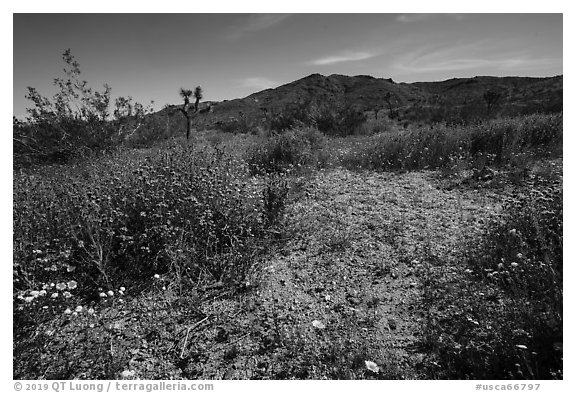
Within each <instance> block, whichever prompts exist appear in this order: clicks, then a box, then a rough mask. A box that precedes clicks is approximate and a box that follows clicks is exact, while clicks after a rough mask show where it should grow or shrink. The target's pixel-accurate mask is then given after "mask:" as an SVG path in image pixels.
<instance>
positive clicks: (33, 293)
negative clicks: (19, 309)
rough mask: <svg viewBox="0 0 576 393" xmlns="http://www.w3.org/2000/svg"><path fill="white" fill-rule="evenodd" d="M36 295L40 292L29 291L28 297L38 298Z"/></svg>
mask: <svg viewBox="0 0 576 393" xmlns="http://www.w3.org/2000/svg"><path fill="white" fill-rule="evenodd" d="M38 295H40V292H38V291H30V296H34V297H36V296H38Z"/></svg>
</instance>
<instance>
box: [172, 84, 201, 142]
mask: <svg viewBox="0 0 576 393" xmlns="http://www.w3.org/2000/svg"><path fill="white" fill-rule="evenodd" d="M192 95H194V98H195V99H196V100H195V102H194V106H193V107H192V106H191V105H190V97H191V96H192ZM180 96H181V97H182V98H183V99H184V104H182V108H178V109H179V110H180V112H182V114H183V115H184V116H185V117H186V139H190V127H191V123H192V116H191V115H190V112H192V113H197V112H198V104H199V103H200V100H201V99H202V88H201V87H200V86H198V87H196V89H194V92H192V90H187V89H184V88H181V89H180Z"/></svg>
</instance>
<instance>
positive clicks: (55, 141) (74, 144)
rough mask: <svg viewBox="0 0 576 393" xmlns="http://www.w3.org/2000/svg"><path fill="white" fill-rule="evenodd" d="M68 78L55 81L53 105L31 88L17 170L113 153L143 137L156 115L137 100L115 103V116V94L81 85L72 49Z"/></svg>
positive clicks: (17, 138)
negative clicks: (146, 124)
mask: <svg viewBox="0 0 576 393" xmlns="http://www.w3.org/2000/svg"><path fill="white" fill-rule="evenodd" d="M62 58H63V60H64V62H65V63H66V67H65V68H64V73H65V76H64V77H63V78H56V79H54V85H55V86H56V88H57V89H58V92H57V93H56V94H55V95H54V96H53V97H52V99H49V98H47V97H44V96H42V95H41V94H40V93H39V92H38V91H37V90H36V89H35V88H32V87H28V94H27V95H26V98H28V99H29V100H30V101H32V104H33V105H34V107H33V108H32V109H28V117H27V119H26V121H25V122H22V121H17V120H15V121H14V123H13V143H14V164H15V166H16V167H19V166H22V165H29V164H35V163H42V164H46V163H48V164H50V163H65V162H68V161H70V159H71V158H74V157H82V156H85V155H87V154H92V153H99V152H102V151H105V150H110V149H112V148H113V147H115V146H116V145H118V144H119V143H121V142H123V141H124V140H125V139H126V138H129V137H131V136H133V134H134V133H135V132H136V131H138V129H139V128H140V126H141V125H142V122H143V121H144V119H145V115H146V114H147V113H149V112H150V111H151V109H150V108H144V106H142V104H139V103H135V102H133V100H132V98H131V97H128V98H124V97H120V98H118V99H116V101H115V110H114V112H113V116H111V114H110V95H111V91H112V89H111V88H110V86H108V85H104V90H103V91H97V90H94V89H93V88H91V87H89V85H88V82H86V81H82V80H80V65H79V63H78V62H77V61H76V60H75V58H74V56H72V54H71V52H70V50H69V49H68V50H67V51H66V52H64V54H63V56H62Z"/></svg>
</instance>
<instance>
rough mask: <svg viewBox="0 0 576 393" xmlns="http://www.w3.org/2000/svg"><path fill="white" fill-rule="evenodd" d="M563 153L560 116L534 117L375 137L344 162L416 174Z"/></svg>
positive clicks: (401, 131) (437, 127)
mask: <svg viewBox="0 0 576 393" xmlns="http://www.w3.org/2000/svg"><path fill="white" fill-rule="evenodd" d="M561 153H562V115H558V114H556V115H530V116H525V117H518V118H507V119H499V120H492V121H487V122H484V123H479V124H476V125H471V126H445V125H436V126H428V127H417V128H409V129H406V130H395V131H391V132H387V133H384V134H379V135H374V136H372V137H371V138H369V139H368V140H367V142H366V143H363V144H358V145H357V146H356V148H354V149H351V150H350V151H349V152H348V154H347V155H346V156H345V157H343V159H342V163H343V164H344V165H345V166H347V167H348V168H351V169H353V168H364V169H374V170H417V169H428V168H430V169H434V168H445V167H451V166H453V165H455V163H456V162H458V161H462V160H468V161H469V162H471V163H474V162H476V163H482V165H504V164H509V163H512V162H514V160H516V159H517V157H518V156H520V155H525V154H530V155H532V156H534V157H551V156H552V157H553V156H556V155H558V154H561Z"/></svg>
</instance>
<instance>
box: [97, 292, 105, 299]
mask: <svg viewBox="0 0 576 393" xmlns="http://www.w3.org/2000/svg"><path fill="white" fill-rule="evenodd" d="M98 296H100V297H101V298H105V297H106V294H105V293H104V292H100V294H99V295H98Z"/></svg>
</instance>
